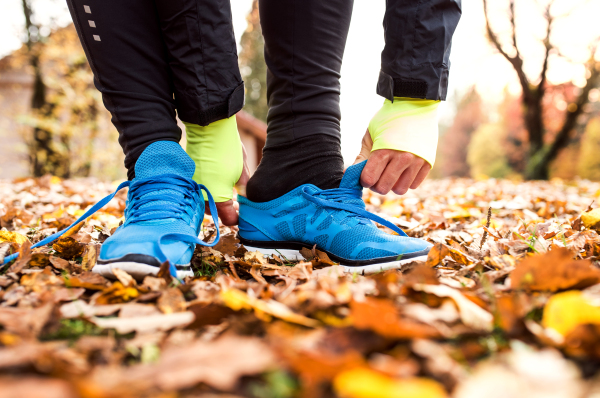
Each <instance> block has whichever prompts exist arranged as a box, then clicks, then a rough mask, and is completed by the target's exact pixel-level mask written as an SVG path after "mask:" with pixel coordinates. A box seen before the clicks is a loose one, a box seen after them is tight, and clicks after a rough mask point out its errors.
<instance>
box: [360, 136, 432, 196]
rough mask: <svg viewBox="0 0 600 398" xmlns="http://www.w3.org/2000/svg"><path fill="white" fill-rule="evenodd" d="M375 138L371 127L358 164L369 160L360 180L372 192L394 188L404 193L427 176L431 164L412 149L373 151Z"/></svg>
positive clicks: (396, 191) (398, 192) (365, 137)
mask: <svg viewBox="0 0 600 398" xmlns="http://www.w3.org/2000/svg"><path fill="white" fill-rule="evenodd" d="M372 148H373V140H372V139H371V134H370V133H369V130H368V129H367V132H366V133H365V136H364V137H363V139H362V148H361V150H360V154H359V155H358V156H357V157H356V160H355V161H354V164H357V163H360V162H362V161H363V160H366V159H368V161H367V165H366V166H365V168H364V170H363V172H362V174H361V176H360V183H361V185H362V186H363V187H365V188H369V189H370V190H371V191H374V192H377V193H379V194H382V195H385V194H386V193H388V192H389V191H390V190H391V191H393V192H394V193H395V194H398V195H404V194H405V193H406V192H408V189H409V188H410V189H415V188H417V187H418V186H419V185H421V183H422V182H423V180H424V179H425V177H427V174H429V171H430V170H431V165H430V164H429V163H428V162H427V161H425V160H424V159H423V158H420V157H419V156H417V155H413V154H412V153H410V152H403V151H396V150H393V149H379V150H376V151H373V152H371V149H372Z"/></svg>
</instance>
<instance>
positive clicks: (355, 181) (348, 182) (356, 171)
mask: <svg viewBox="0 0 600 398" xmlns="http://www.w3.org/2000/svg"><path fill="white" fill-rule="evenodd" d="M366 164H367V161H366V160H365V161H362V162H360V163H357V164H355V165H353V166H350V167H348V168H347V169H346V172H345V173H344V177H342V182H341V183H340V188H347V189H357V190H360V191H362V189H363V187H362V185H360V175H361V174H362V171H363V169H364V168H365V165H366Z"/></svg>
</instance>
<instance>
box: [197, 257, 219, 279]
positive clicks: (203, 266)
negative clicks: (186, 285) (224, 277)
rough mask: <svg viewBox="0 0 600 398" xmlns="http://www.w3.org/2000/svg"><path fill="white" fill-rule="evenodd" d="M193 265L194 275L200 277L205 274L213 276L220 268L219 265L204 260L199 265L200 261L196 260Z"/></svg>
mask: <svg viewBox="0 0 600 398" xmlns="http://www.w3.org/2000/svg"><path fill="white" fill-rule="evenodd" d="M193 267H194V275H195V276H198V277H202V276H204V277H207V278H212V277H213V276H215V274H216V273H217V271H218V270H219V267H218V266H217V265H214V264H211V263H208V262H206V261H202V262H201V263H200V265H198V262H194V263H193Z"/></svg>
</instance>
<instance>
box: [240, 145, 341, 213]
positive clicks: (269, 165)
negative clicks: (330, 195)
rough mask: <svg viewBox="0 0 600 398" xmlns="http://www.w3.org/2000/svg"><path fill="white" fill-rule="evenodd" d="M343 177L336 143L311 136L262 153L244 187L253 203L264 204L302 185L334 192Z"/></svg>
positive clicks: (338, 146)
mask: <svg viewBox="0 0 600 398" xmlns="http://www.w3.org/2000/svg"><path fill="white" fill-rule="evenodd" d="M343 175H344V159H343V158H342V153H341V146H340V139H339V138H338V137H334V136H330V135H311V136H306V137H301V138H297V139H295V140H294V141H291V142H289V143H285V144H279V145H274V146H272V147H268V148H264V149H263V158H262V160H261V162H260V165H259V166H258V169H257V170H256V172H255V173H254V175H253V176H252V177H251V178H250V180H249V181H248V185H247V186H246V195H247V197H248V199H250V200H251V201H253V202H268V201H270V200H273V199H276V198H278V197H280V196H282V195H285V194H286V193H288V192H289V191H291V190H293V189H294V188H296V187H299V186H300V185H303V184H313V185H315V186H317V187H319V188H321V189H331V188H337V187H338V186H339V184H340V181H341V180H342V176H343Z"/></svg>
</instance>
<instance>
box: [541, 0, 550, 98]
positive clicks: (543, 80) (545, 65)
mask: <svg viewBox="0 0 600 398" xmlns="http://www.w3.org/2000/svg"><path fill="white" fill-rule="evenodd" d="M552 4H553V2H550V3H548V6H547V7H546V9H545V11H544V17H545V18H546V21H548V27H547V28H546V37H544V47H546V52H545V54H544V62H543V63H542V71H541V72H540V83H539V85H538V90H537V91H538V97H539V99H540V100H541V98H542V97H543V95H544V90H545V84H546V75H547V72H548V58H549V57H550V51H551V50H552V48H553V46H552V44H551V43H550V34H551V33H552V23H553V22H554V18H552V14H551V13H550V7H552Z"/></svg>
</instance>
